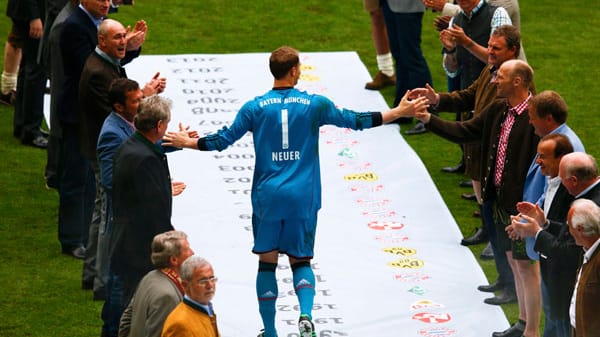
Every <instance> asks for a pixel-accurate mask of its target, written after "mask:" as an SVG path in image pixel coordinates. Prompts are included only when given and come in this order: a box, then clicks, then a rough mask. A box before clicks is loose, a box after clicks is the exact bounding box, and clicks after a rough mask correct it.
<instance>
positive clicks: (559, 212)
mask: <svg viewBox="0 0 600 337" xmlns="http://www.w3.org/2000/svg"><path fill="white" fill-rule="evenodd" d="M573 199H574V198H573V196H572V195H570V194H569V192H568V191H567V189H566V188H565V187H564V186H563V185H562V184H561V185H560V186H559V188H558V190H557V191H556V194H555V195H554V199H552V204H551V205H550V210H549V211H548V215H547V218H548V219H552V220H553V221H552V222H551V223H550V225H549V226H548V227H547V228H546V229H544V230H543V231H541V232H540V233H539V234H538V236H537V238H536V240H535V245H534V250H535V251H536V252H538V253H539V254H540V269H541V273H542V282H544V283H545V284H546V287H547V289H548V293H549V297H550V317H551V318H552V319H554V320H559V319H560V320H568V319H569V306H570V304H571V297H572V296H573V288H574V286H575V282H576V280H577V268H578V267H579V264H580V263H581V256H582V255H583V251H582V250H581V247H579V246H577V245H576V244H575V239H573V237H572V236H571V234H570V233H569V227H568V225H567V224H566V223H565V221H566V219H567V212H568V211H569V208H570V206H571V202H572V201H573Z"/></svg>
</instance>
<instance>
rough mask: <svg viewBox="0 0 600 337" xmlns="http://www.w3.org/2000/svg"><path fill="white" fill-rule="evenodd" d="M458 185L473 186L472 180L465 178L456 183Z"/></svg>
mask: <svg viewBox="0 0 600 337" xmlns="http://www.w3.org/2000/svg"><path fill="white" fill-rule="evenodd" d="M458 186H460V187H473V180H465V181H461V182H460V183H458Z"/></svg>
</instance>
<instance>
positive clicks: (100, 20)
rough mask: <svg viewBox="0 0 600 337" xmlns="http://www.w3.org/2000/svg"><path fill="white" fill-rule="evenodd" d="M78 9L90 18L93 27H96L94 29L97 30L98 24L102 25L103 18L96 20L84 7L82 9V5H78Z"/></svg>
mask: <svg viewBox="0 0 600 337" xmlns="http://www.w3.org/2000/svg"><path fill="white" fill-rule="evenodd" d="M79 8H81V10H82V11H83V12H84V13H85V14H87V16H88V17H89V18H90V20H92V22H93V23H94V25H95V26H96V28H98V26H100V24H101V23H102V21H103V20H104V17H101V18H99V19H96V18H95V17H94V16H93V15H92V14H90V12H88V11H87V9H85V7H83V5H82V4H79Z"/></svg>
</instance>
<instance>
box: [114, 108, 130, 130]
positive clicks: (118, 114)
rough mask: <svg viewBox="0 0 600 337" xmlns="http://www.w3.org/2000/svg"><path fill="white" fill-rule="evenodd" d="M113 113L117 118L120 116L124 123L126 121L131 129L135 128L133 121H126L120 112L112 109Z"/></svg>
mask: <svg viewBox="0 0 600 337" xmlns="http://www.w3.org/2000/svg"><path fill="white" fill-rule="evenodd" d="M114 113H115V115H117V116H118V117H119V118H121V119H122V120H123V121H124V122H125V123H127V125H129V126H130V127H131V130H135V125H134V124H133V122H130V121H128V120H127V119H126V118H125V117H123V116H121V114H120V113H118V112H116V111H114Z"/></svg>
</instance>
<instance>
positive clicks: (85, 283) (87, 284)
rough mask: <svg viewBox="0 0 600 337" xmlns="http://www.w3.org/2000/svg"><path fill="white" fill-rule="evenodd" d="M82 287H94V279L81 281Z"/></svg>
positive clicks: (85, 288) (87, 288) (90, 288)
mask: <svg viewBox="0 0 600 337" xmlns="http://www.w3.org/2000/svg"><path fill="white" fill-rule="evenodd" d="M81 289H83V290H92V289H94V280H89V281H86V280H82V281H81Z"/></svg>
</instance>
